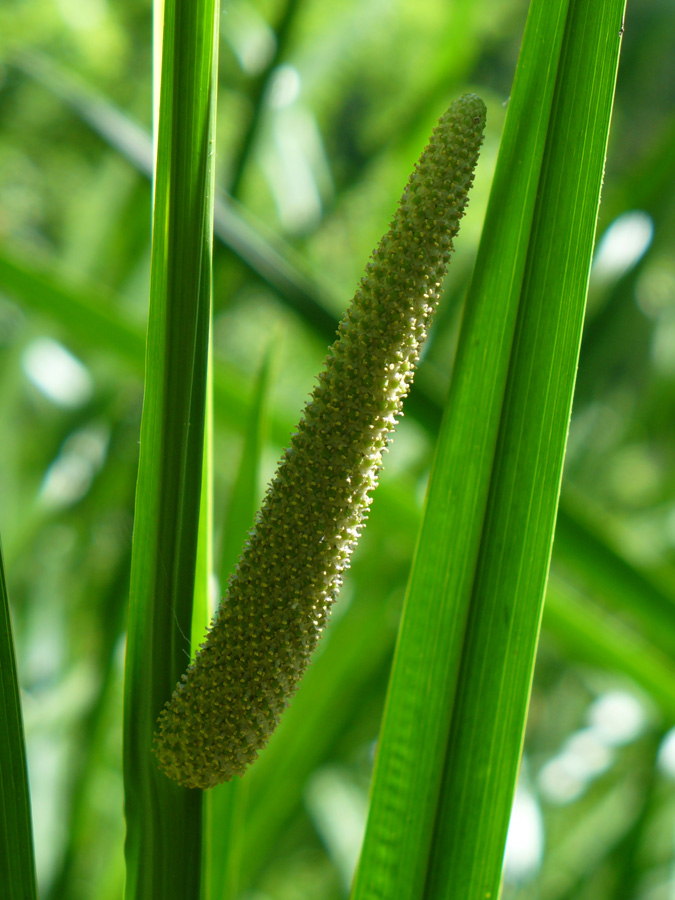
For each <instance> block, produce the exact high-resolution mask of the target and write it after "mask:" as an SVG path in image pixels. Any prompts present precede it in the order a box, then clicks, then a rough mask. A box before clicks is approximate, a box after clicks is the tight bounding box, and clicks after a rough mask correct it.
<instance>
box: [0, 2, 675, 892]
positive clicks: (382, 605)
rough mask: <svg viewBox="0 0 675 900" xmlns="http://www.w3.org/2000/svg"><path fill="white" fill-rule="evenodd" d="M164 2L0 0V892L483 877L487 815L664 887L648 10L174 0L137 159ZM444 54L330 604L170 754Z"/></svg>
mask: <svg viewBox="0 0 675 900" xmlns="http://www.w3.org/2000/svg"><path fill="white" fill-rule="evenodd" d="M184 7H185V8H184ZM528 7H529V9H528ZM151 12H152V11H151V9H150V7H149V6H140V7H139V5H138V4H131V3H128V2H126V0H123V2H122V4H121V5H120V4H118V5H116V6H115V7H108V6H106V5H104V4H102V3H98V2H96V3H94V2H91V3H90V4H88V5H73V4H71V3H69V2H67V0H59V3H58V4H57V5H53V6H52V5H49V4H47V3H46V2H44V0H38V2H37V3H36V4H30V5H28V6H26V5H23V6H22V5H20V4H16V3H10V4H7V5H6V6H5V7H4V8H3V9H2V10H1V11H0V35H2V37H1V38H0V41H1V44H0V46H1V48H2V60H3V65H2V69H1V70H0V112H1V115H0V161H1V162H2V165H0V345H1V346H2V355H1V356H0V377H1V378H2V395H1V396H2V402H1V403H0V416H1V417H2V425H3V427H2V431H1V432H0V433H1V434H2V440H1V441H0V533H1V534H2V541H3V555H4V559H3V561H2V570H1V571H0V589H1V597H0V599H1V600H2V609H3V614H2V616H0V623H2V624H1V625H0V717H1V718H2V721H1V722H0V725H1V726H2V727H1V728H0V800H1V801H2V802H1V803H0V809H2V813H1V814H0V840H1V841H2V846H1V847H0V885H1V886H2V891H0V893H2V895H3V897H4V896H8V897H10V898H12V900H13V898H15V897H16V898H18V897H21V898H24V897H33V896H36V894H35V892H34V877H33V869H34V867H35V868H36V869H37V880H38V882H39V887H40V896H41V897H42V898H43V900H66V898H67V900H84V898H90V897H96V898H103V900H106V898H119V897H120V896H122V894H123V892H124V891H125V890H126V896H127V898H132V897H133V898H136V900H141V898H142V900H145V898H155V897H161V898H162V900H172V898H176V900H178V898H180V900H185V898H195V900H196V898H204V900H220V898H228V900H230V898H231V900H235V898H239V900H245V898H246V900H304V898H315V897H321V898H322V900H324V898H325V900H333V898H335V900H338V898H346V897H349V896H350V892H351V895H352V897H353V900H366V898H368V900H370V898H372V897H375V896H377V897H381V898H392V900H393V898H396V900H400V898H409V900H413V898H425V900H437V898H448V900H449V898H453V900H454V898H457V897H461V898H470V900H473V898H476V900H478V898H483V897H485V896H493V897H494V896H496V895H497V894H498V892H499V890H500V882H501V881H502V859H503V852H504V843H505V840H506V835H507V829H508V825H509V820H510V819H511V823H512V828H511V831H510V832H509V838H508V846H507V854H506V862H505V867H504V874H503V888H502V892H503V896H504V898H505V900H511V898H517V900H533V898H535V897H537V898H541V900H567V898H569V900H572V898H574V900H577V898H582V900H583V898H590V897H593V898H594V900H595V898H599V900H619V898H622V900H623V898H633V897H634V898H641V900H642V898H644V900H653V898H657V900H658V898H661V897H663V898H665V897H667V896H669V894H670V893H672V891H673V883H672V879H673V875H672V870H673V867H672V814H673V806H674V799H673V790H672V782H673V772H674V770H675V763H673V749H672V748H673V745H674V742H673V740H672V736H671V733H670V729H671V727H672V724H673V717H674V716H675V662H673V653H674V652H675V580H674V577H673V558H674V549H673V548H674V545H675V529H674V528H673V521H674V519H673V509H674V508H675V507H674V504H673V485H674V480H673V477H672V471H673V467H672V458H673V452H672V451H673V432H672V427H671V422H672V421H673V416H672V406H673V398H674V397H675V388H674V381H673V379H674V376H675V367H673V363H672V359H673V358H674V356H675V341H674V340H673V335H674V334H675V329H674V326H673V322H674V321H675V320H674V315H675V313H674V310H675V304H674V302H673V298H674V297H675V258H674V257H673V251H672V247H673V246H675V235H674V234H673V232H674V231H675V215H674V212H675V207H674V201H673V196H674V194H673V191H672V184H673V181H674V178H673V175H674V168H675V162H674V160H675V148H674V147H673V143H674V141H675V119H674V118H673V113H672V103H671V102H670V98H669V85H670V83H671V81H672V79H671V78H670V76H669V71H670V65H671V56H672V45H673V37H675V35H674V33H673V32H675V16H673V14H672V11H670V10H669V9H668V7H667V4H663V3H659V2H657V0H647V2H645V3H642V4H640V5H639V6H638V5H637V4H636V5H635V8H630V7H629V9H628V11H627V19H626V26H625V34H624V35H623V39H622V37H621V32H622V21H623V20H622V16H623V0H600V2H598V0H594V2H590V0H532V2H531V3H530V4H527V3H525V2H524V0H522V2H521V0H479V2H471V3H469V2H464V0H453V2H452V3H447V4H446V3H438V2H436V0H420V2H416V3H415V4H407V5H406V4H403V5H401V4H399V5H387V6H382V5H377V6H375V5H374V4H372V3H368V2H366V3H363V2H360V3H350V2H347V3H340V4H333V5H330V4H329V5H326V4H316V3H310V2H306V3H304V4H300V3H297V2H295V0H280V2H258V0H255V2H248V0H236V2H232V3H228V4H227V5H226V6H224V7H223V9H222V10H221V17H220V25H219V31H216V34H218V37H217V38H216V39H215V40H214V26H215V25H217V8H216V6H215V5H214V3H212V2H210V0H197V2H195V3H191V4H188V5H187V6H185V4H175V3H171V2H169V0H165V19H164V29H163V52H162V57H161V66H162V73H163V74H162V91H161V93H159V92H158V93H157V96H156V98H155V104H154V106H155V112H156V115H155V116H154V118H155V121H156V122H157V123H158V128H157V132H156V133H157V143H156V167H155V162H154V161H153V160H154V159H155V153H153V148H152V144H151V142H150V139H149V135H150V133H151V125H152V121H153V96H152V80H151V70H152V58H151V46H152V20H151ZM157 32H158V35H159V32H160V29H157ZM622 40H623V46H622V47H621V63H620V66H619V70H618V72H619V74H618V82H617V84H616V93H615V76H616V71H617V64H618V60H619V49H620V45H621V43H622ZM156 60H157V63H158V69H157V71H158V72H159V62H160V60H159V56H157V57H156ZM214 65H217V66H218V79H217V85H216V83H215V81H213V80H212V78H211V74H212V71H213V66H214ZM156 84H158V81H156ZM216 88H217V90H216ZM467 91H471V92H476V93H477V94H479V95H480V96H481V97H483V98H484V99H485V101H486V105H487V110H488V113H487V132H486V138H485V144H484V147H483V151H482V154H481V159H480V162H479V165H478V169H477V175H476V184H475V187H474V190H473V192H472V198H471V204H470V207H469V210H468V214H467V216H466V217H465V219H464V220H463V226H462V230H461V232H460V234H459V236H458V239H457V242H456V253H455V255H454V259H453V264H452V265H451V267H450V270H449V274H448V276H447V278H446V280H445V282H444V290H443V296H442V298H441V302H440V306H439V311H438V314H437V316H436V320H435V322H434V325H433V327H432V329H431V333H430V337H429V340H428V342H427V345H426V346H425V350H424V352H423V358H422V361H421V364H420V367H419V372H418V374H417V376H416V380H415V384H414V386H413V389H412V392H411V394H410V396H409V398H408V399H407V400H406V402H405V406H404V411H405V415H404V418H403V420H402V422H401V423H400V424H399V425H398V427H397V429H396V435H395V437H394V441H393V443H392V444H391V448H390V452H389V453H388V454H387V456H386V457H385V465H384V469H383V471H382V473H381V476H380V482H381V483H380V487H379V488H378V490H377V492H376V493H375V494H374V501H373V504H372V507H371V511H370V513H369V519H368V524H367V527H366V528H365V530H364V531H363V535H362V537H361V539H360V542H359V545H358V547H357V549H356V551H355V553H354V557H353V564H352V567H351V568H350V569H349V570H348V572H347V573H346V575H345V578H344V585H343V588H342V590H341V593H340V596H339V598H338V601H337V604H336V605H335V608H334V611H333V614H332V617H331V621H330V622H329V624H328V626H327V628H326V629H325V632H324V636H323V637H322V639H321V641H320V642H319V645H318V648H317V652H316V653H315V655H314V658H313V661H312V663H311V665H310V666H309V668H308V669H307V672H306V674H305V676H304V678H303V680H302V681H301V683H300V685H299V688H298V691H297V694H296V695H295V697H294V698H293V700H292V702H291V704H290V706H289V708H288V709H287V710H286V712H285V713H284V715H283V717H282V721H281V724H280V726H279V728H278V730H277V731H276V732H275V733H274V734H273V736H272V738H271V740H270V741H269V744H268V745H267V746H266V747H265V748H264V750H262V751H261V753H260V756H259V758H258V759H257V760H256V762H255V764H254V765H253V766H251V768H250V769H249V770H247V773H246V774H245V775H244V776H243V777H242V778H235V779H234V780H233V781H232V782H229V783H227V784H224V785H219V786H218V787H216V788H213V789H212V790H209V791H205V792H202V791H200V790H195V789H186V788H182V787H179V786H177V785H175V784H174V783H173V782H171V781H170V780H168V779H167V778H166V777H165V775H164V774H163V773H162V772H160V771H159V769H158V767H157V764H156V760H155V758H154V756H153V754H152V752H151V742H152V734H153V730H154V727H155V723H156V719H157V715H158V714H159V712H160V710H161V708H162V707H163V705H164V703H165V702H166V700H167V699H168V698H169V696H170V695H171V692H172V690H173V688H174V685H175V683H176V681H177V680H178V679H179V677H180V675H181V673H182V672H183V671H184V670H185V669H186V667H187V665H188V663H189V658H190V654H191V652H194V650H195V648H196V647H197V646H198V645H199V643H200V642H201V641H202V640H203V634H204V630H205V627H206V624H207V621H208V620H209V619H210V617H211V614H212V611H213V609H214V605H215V602H216V601H217V598H218V597H219V596H220V594H221V593H223V592H224V585H225V584H226V582H227V579H228V576H229V574H230V573H231V572H232V570H233V567H234V565H235V563H236V560H237V557H238V554H239V550H240V548H241V546H242V544H243V542H244V539H245V537H246V534H247V531H248V530H249V529H250V528H251V526H252V524H253V518H254V512H255V510H256V509H257V508H258V506H259V505H260V502H261V499H262V497H263V495H264V490H265V485H266V483H267V482H268V481H269V479H270V477H271V475H272V474H273V471H274V468H275V466H276V462H277V460H278V459H279V456H280V454H281V452H282V450H283V448H284V447H285V446H287V445H288V441H289V435H290V434H291V432H292V430H293V428H294V426H295V424H296V423H297V422H298V420H299V415H300V411H301V409H302V406H303V402H304V401H305V400H306V398H307V396H308V394H309V393H310V391H311V390H312V378H313V377H314V376H315V375H316V373H317V372H318V371H319V368H320V364H321V360H322V359H323V357H324V356H325V349H326V346H327V345H328V344H329V343H331V342H332V340H333V337H334V333H335V328H336V326H337V321H338V318H339V316H340V315H341V314H342V312H343V311H344V309H345V308H346V305H347V303H348V301H349V298H350V297H351V296H353V293H354V288H355V286H356V285H357V283H358V279H359V277H360V276H361V274H362V272H363V267H364V264H365V263H366V261H367V259H368V256H369V254H370V252H371V250H372V248H373V246H375V243H376V241H377V239H378V238H379V236H380V235H381V234H382V233H383V232H384V231H385V230H386V227H387V223H388V221H389V217H390V215H391V211H392V209H393V206H394V203H395V200H396V198H397V197H398V196H399V195H400V191H401V187H402V185H403V184H405V182H406V179H407V177H408V174H409V172H410V171H411V169H412V166H413V163H414V161H415V159H416V158H417V157H418V155H419V152H420V150H421V148H422V147H423V146H424V145H425V143H426V141H427V138H428V135H429V133H430V131H431V128H432V127H433V125H434V124H435V122H436V121H437V119H438V117H439V116H440V115H441V113H442V112H443V111H444V110H445V109H446V108H447V107H448V105H449V103H450V102H451V101H452V100H453V99H454V98H455V97H458V96H459V95H461V94H463V93H465V92H467ZM216 94H217V106H216ZM610 118H611V122H612V130H611V136H610V140H609V145H608V147H607V139H608V129H609V123H610ZM214 142H215V152H214ZM606 151H607V155H606ZM605 155H606V160H607V161H606V167H605V172H604V186H603V188H602V202H601V205H600V211H599V218H598V219H597V222H598V225H597V235H598V242H597V247H596V258H595V263H594V267H593V270H592V272H591V277H590V286H589V290H588V303H587V304H586V294H587V290H586V289H587V279H588V270H589V263H590V255H591V250H592V247H593V243H594V240H595V230H596V217H597V210H598V199H599V193H600V186H601V181H602V180H603V166H604V165H605ZM153 169H154V192H153V190H152V188H151V182H150V180H149V176H150V175H151V174H152V173H153ZM214 184H215V188H214ZM212 205H213V207H212ZM153 206H154V230H153V234H152V243H151V233H150V220H151V212H152V209H153ZM212 218H213V223H212V221H211V219H212ZM212 232H213V234H214V237H215V241H214V243H213V246H212V245H211V234H212ZM211 257H212V265H211ZM149 296H150V298H151V303H150V315H149V318H148V297H149ZM211 298H212V306H213V327H212V329H211V331H210V334H209V302H210V300H211ZM585 307H586V308H585ZM584 315H585V321H584ZM582 324H583V342H582V341H581V335H582ZM580 345H581V350H580ZM144 362H145V365H144ZM577 363H578V368H577ZM144 372H145V379H144ZM211 375H212V377H211ZM575 378H576V388H575ZM573 396H574V405H573V407H572V398H573ZM570 409H571V424H569V434H568V423H569V422H570ZM141 416H142V424H141ZM139 436H140V451H141V452H140V464H139ZM563 460H564V464H565V471H564V476H563V475H562V468H563ZM561 479H562V489H561V492H560V484H561ZM559 492H560V508H559V509H557V507H558V499H559ZM556 512H557V520H556ZM554 533H555V540H553V538H554ZM552 542H553V553H552V555H551V544H552ZM132 546H133V552H132ZM549 562H550V577H549V571H548V570H549ZM212 573H215V576H216V577H217V579H218V582H219V585H220V587H217V586H216V585H215V584H214V578H213V577H212ZM130 585H131V602H129V595H130ZM545 596H546V602H545V603H544V597H545ZM8 610H11V621H12V625H13V633H12V627H11V626H10V624H9V623H10V618H9V615H8ZM540 623H541V626H542V629H541V636H540V635H539V629H540ZM397 635H398V637H397ZM125 636H126V656H125V652H124V649H125V641H124V639H125ZM15 650H16V656H15V655H14V651H15ZM394 651H395V652H394ZM535 656H536V669H534V672H533V667H534V663H535ZM125 659H126V674H125ZM17 673H18V676H17ZM17 678H18V683H17ZM18 684H20V686H21V693H20V695H19V691H18ZM19 698H20V703H19ZM123 698H124V699H123ZM21 710H22V712H23V722H22V718H21V715H20V711H21ZM526 721H527V731H525V724H526ZM24 730H25V738H26V745H25V746H26V751H25V752H24V744H23V732H24ZM378 738H379V741H378ZM376 741H377V742H378V744H377V758H376V762H375V766H374V765H373V764H374V760H375V747H376ZM521 754H522V761H521ZM26 759H27V767H28V771H29V773H30V789H28V785H27V782H26V781H25V779H24V778H23V772H24V771H25V760H26ZM519 771H520V777H519V781H518V789H517V791H515V789H516V778H517V776H518V772H519ZM514 791H515V803H514ZM29 798H30V799H29ZM31 807H32V821H33V834H34V841H35V863H34V862H33V854H32V849H31V841H30V838H29V835H30V826H29V823H30V817H31ZM512 809H513V814H512ZM367 812H368V822H367V827H366V815H367ZM360 850H361V862H360V865H359V867H358V871H356V863H357V857H358V854H359V851H360ZM355 872H356V876H355Z"/></svg>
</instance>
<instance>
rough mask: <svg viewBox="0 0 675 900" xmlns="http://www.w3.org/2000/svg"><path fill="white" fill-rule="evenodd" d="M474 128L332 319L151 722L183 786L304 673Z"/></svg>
mask: <svg viewBox="0 0 675 900" xmlns="http://www.w3.org/2000/svg"><path fill="white" fill-rule="evenodd" d="M484 127H485V105H484V103H483V101H482V100H481V99H480V98H479V97H477V96H476V95H475V94H467V95H465V96H463V97H460V99H459V100H456V101H455V102H454V103H453V104H452V106H451V107H450V109H449V110H448V111H447V112H446V113H445V115H444V116H443V117H442V118H441V120H440V121H439V123H438V125H437V126H436V128H435V129H434V131H433V133H432V135H431V139H430V142H429V145H428V146H427V147H426V149H425V150H424V152H423V153H422V156H421V157H420V160H419V162H418V163H417V165H416V166H415V169H414V170H413V173H412V175H411V176H410V180H409V182H408V185H407V187H406V189H405V191H404V192H403V196H402V198H401V200H400V202H399V205H398V208H397V210H396V213H395V215H394V218H393V220H392V222H391V226H390V228H389V231H388V232H387V234H386V235H385V236H384V237H383V238H382V240H381V241H380V244H379V245H378V247H377V248H376V250H375V251H374V253H373V255H372V257H371V259H370V261H369V262H368V264H367V266H366V273H365V275H364V277H363V278H362V279H361V283H360V284H359V287H358V288H357V291H356V295H355V297H354V300H353V302H352V305H351V306H350V308H349V310H348V311H347V313H346V314H345V316H344V318H343V320H342V321H341V323H340V326H339V328H338V335H337V340H336V341H335V343H334V344H333V346H332V347H331V348H330V351H329V353H328V357H327V359H326V362H325V365H324V369H323V371H322V372H321V374H320V375H319V378H318V384H317V386H316V388H315V389H314V392H313V393H312V396H311V398H310V400H309V401H308V403H307V405H306V407H305V410H304V415H303V417H302V420H301V421H300V424H299V425H298V429H297V432H296V433H295V434H294V435H293V437H292V439H291V443H290V446H289V448H288V449H287V450H286V451H285V452H284V454H283V456H282V459H281V462H280V464H279V468H278V470H277V473H276V475H275V477H274V479H273V481H272V483H271V484H270V486H269V488H268V490H267V494H266V496H265V500H264V502H263V506H262V509H261V510H260V512H259V513H258V515H257V517H256V521H255V525H254V527H253V529H252V530H251V532H250V534H249V540H248V541H247V543H246V544H245V546H244V549H243V551H242V555H241V557H240V559H239V564H238V565H237V567H236V569H235V571H234V573H233V574H232V576H231V577H230V580H229V584H228V590H227V595H226V597H225V600H224V601H223V602H222V604H221V605H220V608H219V609H218V612H217V613H216V616H215V618H214V621H213V623H212V624H211V628H210V630H209V632H208V635H207V637H206V640H205V642H204V643H203V644H202V646H201V649H200V650H199V651H198V653H197V656H196V658H195V660H194V662H193V663H192V665H190V667H189V668H188V670H187V673H186V674H185V675H184V676H183V677H182V679H181V681H180V682H179V684H178V686H177V687H176V689H175V691H174V694H173V697H172V698H171V699H170V700H169V702H168V703H167V705H166V706H165V708H164V710H163V711H162V713H161V715H160V717H159V720H158V723H157V731H156V734H155V743H154V751H155V754H156V756H157V759H158V760H159V765H160V768H161V769H162V770H163V771H164V772H165V773H166V774H167V775H168V776H169V777H171V778H173V779H175V780H176V781H178V782H179V783H180V784H182V785H184V786H185V787H192V788H207V787H212V786H213V785H216V784H219V783H220V782H222V781H229V779H231V778H232V776H233V775H241V774H242V773H243V772H244V770H245V769H246V767H247V766H248V765H250V764H251V763H252V762H253V761H254V760H255V758H256V757H257V755H258V752H259V750H260V749H261V748H262V747H263V746H264V745H265V744H266V743H267V741H268V739H269V737H270V735H271V734H272V732H273V731H274V728H275V727H276V725H277V723H278V721H279V717H280V715H281V713H282V711H283V709H284V707H285V706H287V705H288V703H289V701H290V699H291V697H292V695H293V693H294V691H295V689H296V687H297V684H298V682H299V680H300V678H301V676H302V674H303V672H304V671H305V669H306V668H307V665H308V663H309V660H310V656H311V653H312V651H313V650H314V647H315V646H316V643H317V641H318V639H319V637H320V634H321V630H322V629H323V627H324V626H325V624H326V620H327V618H328V615H329V612H330V607H331V604H332V602H333V601H334V599H335V597H336V595H337V592H338V589H339V587H340V584H341V581H342V574H343V572H344V570H345V569H346V568H347V566H348V565H349V558H350V556H351V553H352V551H353V549H354V546H355V544H356V540H357V537H358V534H359V532H360V530H361V528H362V527H363V523H364V520H365V518H366V516H367V513H368V506H369V504H370V496H369V494H370V492H371V491H372V490H373V488H374V487H375V486H376V484H377V475H378V472H379V469H380V467H381V464H382V453H383V452H384V450H385V449H386V446H387V442H388V439H389V435H390V433H391V430H392V428H393V426H394V425H395V423H396V420H397V418H398V416H399V415H400V413H401V407H402V402H403V398H404V397H405V395H406V394H407V393H408V390H409V388H410V384H411V381H412V377H413V372H414V369H415V366H416V364H417V361H418V359H419V353H420V347H421V345H422V342H423V341H424V339H425V337H426V333H427V329H428V327H429V322H430V318H431V316H432V314H433V312H434V309H435V307H436V304H437V302H438V297H439V292H440V284H441V280H442V278H443V276H444V274H445V271H446V269H447V265H448V261H449V259H450V254H451V252H452V242H453V238H454V237H455V235H456V234H457V230H458V228H459V221H460V219H461V217H462V216H463V215H464V209H465V206H466V202H467V194H468V191H469V189H470V187H471V184H472V182H473V172H474V168H475V165H476V161H477V159H478V152H479V149H480V145H481V143H482V140H483V129H484Z"/></svg>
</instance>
